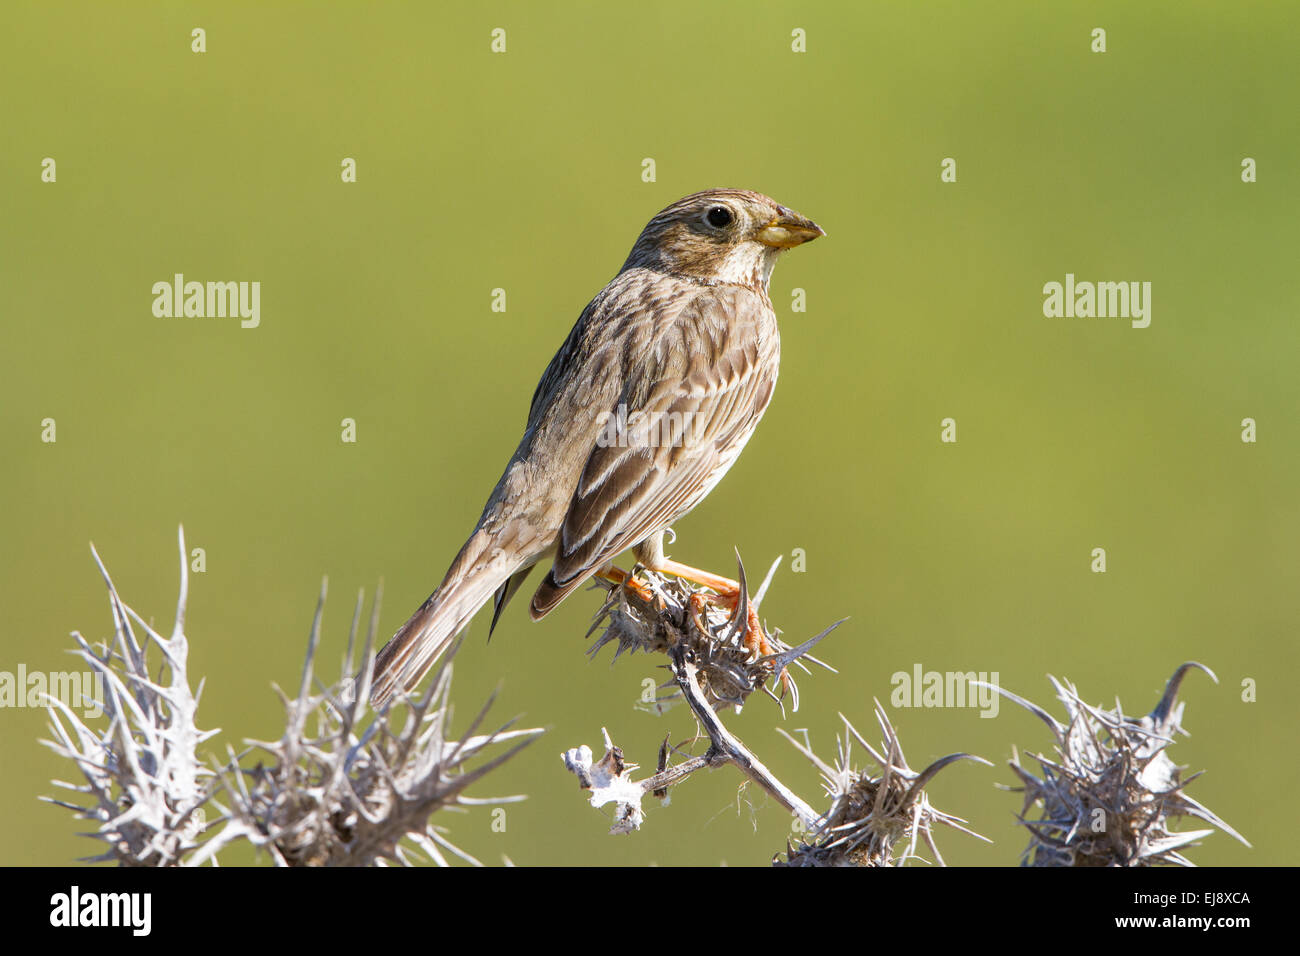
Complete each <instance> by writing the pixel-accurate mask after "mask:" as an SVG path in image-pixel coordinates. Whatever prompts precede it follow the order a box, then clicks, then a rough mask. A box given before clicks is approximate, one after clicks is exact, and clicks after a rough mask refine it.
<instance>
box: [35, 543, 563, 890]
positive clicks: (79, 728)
mask: <svg viewBox="0 0 1300 956" xmlns="http://www.w3.org/2000/svg"><path fill="white" fill-rule="evenodd" d="M180 554H181V587H180V598H179V601H178V605H177V612H176V624H175V627H174V629H173V633H172V636H171V638H163V637H162V636H161V635H159V634H158V633H157V632H155V631H154V630H153V629H152V628H151V627H149V625H147V624H146V623H145V622H144V621H143V620H142V619H141V618H140V616H139V615H138V614H136V613H135V612H134V611H133V610H131V609H130V608H129V607H127V606H126V605H125V604H124V603H123V602H122V601H121V599H120V598H119V597H118V594H117V591H116V589H115V588H114V587H113V583H112V581H111V579H110V578H109V576H108V573H107V571H106V570H105V569H104V566H103V563H102V562H99V556H98V555H96V556H95V560H96V562H99V567H100V571H101V573H103V575H104V580H105V581H106V582H107V584H108V589H109V598H110V601H111V604H112V609H113V618H114V630H115V640H114V645H113V647H112V648H106V649H105V650H104V651H103V652H102V653H100V654H97V653H95V652H94V651H93V650H92V649H91V647H90V646H89V645H88V644H87V643H86V641H85V640H84V639H83V638H82V637H81V635H80V634H74V635H73V636H74V637H75V638H76V640H77V643H78V644H79V645H80V649H79V650H78V652H77V653H79V654H80V656H81V657H82V658H84V659H85V660H86V661H87V662H88V663H89V664H90V666H91V667H92V668H93V669H94V672H95V673H96V674H98V675H100V676H102V679H103V684H104V687H105V688H106V694H105V696H106V700H105V701H104V702H102V706H103V708H104V711H105V715H106V719H107V726H106V727H105V728H104V729H102V730H93V729H91V728H90V727H89V726H87V725H86V723H85V722H83V721H82V720H81V719H80V718H79V717H78V716H77V715H76V714H75V713H73V712H72V710H71V709H70V708H69V707H68V706H66V705H65V704H63V703H62V702H60V701H58V700H54V699H50V700H49V703H50V704H51V705H52V709H51V729H52V731H53V735H54V737H55V740H54V741H47V742H46V743H47V744H48V745H49V746H50V747H51V748H52V749H53V750H54V751H55V752H56V753H59V754H61V755H63V756H66V757H68V758H70V759H72V760H73V761H75V762H76V764H77V766H78V768H79V769H80V771H81V772H82V775H83V776H84V777H85V779H86V781H87V782H86V784H84V785H73V784H66V783H60V782H59V781H55V783H56V785H59V786H62V787H65V788H68V789H70V790H73V791H76V792H78V793H83V794H88V795H89V796H90V797H91V798H92V799H91V800H89V801H87V803H86V805H78V804H73V803H68V802H65V801H62V800H51V801H50V802H53V803H56V804H58V805H60V806H64V807H67V808H69V809H71V810H73V811H75V812H76V813H77V814H78V815H79V816H81V817H84V818H88V819H92V820H97V821H99V823H100V827H99V830H98V832H96V833H94V834H91V835H92V836H95V837H97V838H98V839H101V840H104V841H105V842H106V843H107V844H108V850H107V852H105V853H104V854H103V855H101V856H98V857H94V858H93V860H94V861H95V862H100V861H109V862H112V861H116V862H118V863H120V864H122V865H144V866H194V865H200V864H203V863H208V862H211V863H215V862H216V854H217V853H218V852H220V851H221V850H222V849H224V848H225V847H227V846H229V845H230V844H231V843H233V842H235V841H237V840H248V841H249V842H251V843H252V844H254V845H255V846H258V847H262V848H265V849H266V850H267V851H268V852H269V853H270V855H271V857H272V859H273V860H274V862H275V863H276V864H278V865H286V866H338V865H372V864H373V865H383V864H386V863H389V862H399V863H402V864H410V863H412V862H414V861H416V860H417V858H418V856H419V852H418V851H422V852H423V853H424V854H425V856H427V858H428V859H430V860H433V861H434V862H436V863H439V864H446V863H447V858H446V856H445V855H444V853H443V851H447V852H449V853H451V854H454V855H456V856H459V857H460V858H462V859H465V860H467V861H469V862H471V863H476V862H477V861H476V860H474V859H473V858H472V857H470V856H469V855H468V854H466V853H464V852H462V851H460V850H459V849H458V848H457V847H455V846H454V845H453V844H452V843H451V842H450V840H448V839H447V837H446V835H445V833H444V831H443V830H442V828H441V827H438V826H435V825H434V824H433V823H432V822H431V821H430V816H431V815H432V814H434V813H436V812H437V811H439V810H446V809H452V808H456V807H464V806H469V805H473V804H481V803H491V804H499V803H504V802H512V801H515V800H520V799H523V798H522V797H504V798H494V799H473V798H470V797H467V796H465V790H466V788H467V787H469V786H470V785H471V784H473V783H475V782H476V781H478V780H479V779H481V778H482V777H483V776H484V775H485V774H487V773H489V772H490V771H492V770H493V769H495V768H496V767H498V766H500V765H501V764H502V763H504V762H505V761H506V760H509V759H510V758H511V757H512V756H514V754H516V753H517V752H518V751H519V750H520V749H521V748H522V747H524V746H526V745H527V744H528V743H530V742H531V741H532V739H533V738H534V737H535V736H536V735H537V734H539V733H541V731H540V730H536V729H533V730H510V729H509V726H510V725H509V724H506V725H505V726H503V727H501V728H499V729H498V730H496V731H494V732H492V733H488V734H478V733H477V730H478V728H479V725H480V724H481V723H482V721H483V719H484V717H485V715H486V713H487V709H488V707H490V706H491V703H492V702H491V700H489V701H488V703H487V704H486V705H485V706H484V707H483V709H482V710H481V711H480V712H479V714H478V716H477V717H476V718H475V719H474V720H473V721H472V722H471V724H470V726H469V728H468V729H467V730H466V731H465V733H464V734H462V735H461V736H460V737H459V738H458V739H457V738H453V737H451V736H450V734H449V732H448V731H449V728H450V725H451V720H452V707H451V703H450V700H449V692H450V686H451V668H450V666H449V662H450V659H451V658H450V656H448V658H447V659H446V663H444V666H443V668H442V670H441V671H440V672H439V673H438V675H437V677H436V678H435V680H434V681H433V683H432V685H431V686H430V688H429V689H428V691H427V692H426V693H425V694H424V695H423V696H421V697H420V698H418V699H416V700H414V701H409V702H404V703H409V707H408V708H407V709H406V710H405V712H404V713H403V711H402V709H401V708H398V707H394V708H390V709H386V710H385V711H383V712H381V713H379V714H374V713H372V712H371V711H370V710H369V705H368V700H369V689H370V681H371V675H372V668H373V663H374V656H373V654H372V653H371V651H372V648H373V646H374V637H375V631H376V629H377V627H378V607H379V601H378V598H376V600H375V602H374V607H373V610H372V614H371V619H370V626H369V628H368V631H367V634H366V639H365V646H364V649H363V651H362V658H363V667H362V672H361V675H360V677H359V678H357V679H356V681H355V682H354V681H353V679H352V678H350V677H347V676H345V677H344V678H343V679H342V680H341V681H340V682H339V683H337V684H335V685H334V686H333V687H330V688H323V687H318V689H317V691H316V692H315V693H313V692H312V691H311V688H312V685H313V683H314V679H313V665H314V660H315V656H316V651H317V648H318V646H319V643H320V629H321V619H322V613H323V609H324V602H325V589H324V588H323V587H322V590H321V596H320V601H319V602H318V604H317V608H316V615H315V618H314V620H313V622H312V628H311V635H310V638H309V642H308V650H307V659H306V662H305V664H304V667H303V673H302V680H301V683H300V686H299V689H298V693H297V695H296V696H295V697H294V698H289V697H287V696H285V695H284V694H283V693H281V694H280V696H281V699H282V700H283V702H284V705H285V709H286V713H287V723H286V728H285V731H284V734H283V735H282V736H281V738H280V739H279V740H278V741H276V742H274V743H256V742H253V743H254V747H256V748H258V749H260V750H262V751H263V752H264V753H265V754H267V755H269V757H270V758H271V759H270V760H269V762H264V763H259V764H258V765H257V766H256V767H254V768H252V769H245V768H243V767H241V766H240V757H236V755H235V754H234V753H233V752H229V751H228V752H229V759H228V761H226V762H225V763H223V764H220V765H218V766H216V767H215V770H212V769H207V768H205V767H204V766H203V765H202V764H201V762H200V760H199V758H198V756H197V749H196V748H197V745H198V744H199V743H200V742H202V741H204V740H207V739H208V738H210V737H211V736H212V735H213V734H215V733H216V731H206V732H201V731H199V730H198V729H197V727H196V725H195V716H196V711H197V707H198V696H197V695H194V694H191V692H190V688H189V679H188V675H187V672H186V661H187V655H188V642H187V639H186V636H185V634H184V616H185V600H186V593H187V587H188V578H187V574H186V550H185V541H184V533H183V531H182V533H181V537H180ZM361 612H362V601H361V599H358V602H357V606H356V610H355V612H354V614H353V619H352V628H351V631H350V634H349V638H348V649H347V654H346V655H345V658H344V661H343V673H344V675H350V674H352V673H354V672H355V671H354V669H353V661H352V658H353V653H354V649H355V647H356V638H357V633H358V629H359V623H360V618H361ZM132 622H135V624H136V625H138V626H139V627H140V628H142V629H143V631H144V635H145V638H146V640H145V641H144V642H143V643H142V642H141V641H139V640H137V638H136V633H135V631H134V630H133V626H132ZM150 641H151V642H152V643H153V644H155V645H157V646H158V648H159V649H161V651H162V654H163V663H162V670H161V674H160V676H159V678H158V680H157V681H155V680H153V679H151V678H150V676H149V671H150V668H149V661H148V656H149V654H148V643H149V642H150ZM164 678H166V679H165V680H164ZM358 684H359V686H356V685H358ZM277 690H278V689H277ZM395 715H400V716H401V719H400V726H399V727H397V728H396V729H394V727H393V726H392V724H393V722H394V717H395ZM309 725H311V727H312V730H311V732H310V733H309V732H308V729H307V728H308V726H309ZM511 740H515V741H518V742H517V743H516V744H515V745H514V746H513V747H511V748H510V749H508V750H506V751H505V752H503V753H498V754H497V755H496V756H494V757H491V758H486V757H485V752H486V751H487V750H488V748H490V747H492V746H493V745H495V744H500V743H504V742H507V741H511ZM218 794H224V796H225V799H226V800H227V802H228V804H229V807H228V808H227V807H226V806H223V805H222V803H220V802H219V801H218V799H217V795H218ZM209 805H210V806H211V807H212V808H213V809H215V810H216V812H217V819H215V820H213V821H212V823H210V824H205V812H206V810H207V808H208V807H209ZM218 824H221V828H220V830H219V832H216V833H215V834H212V830H213V829H214V828H216V827H217V825H218ZM205 834H211V835H208V836H207V839H205V840H204V839H201V838H202V837H203V836H204V835H205Z"/></svg>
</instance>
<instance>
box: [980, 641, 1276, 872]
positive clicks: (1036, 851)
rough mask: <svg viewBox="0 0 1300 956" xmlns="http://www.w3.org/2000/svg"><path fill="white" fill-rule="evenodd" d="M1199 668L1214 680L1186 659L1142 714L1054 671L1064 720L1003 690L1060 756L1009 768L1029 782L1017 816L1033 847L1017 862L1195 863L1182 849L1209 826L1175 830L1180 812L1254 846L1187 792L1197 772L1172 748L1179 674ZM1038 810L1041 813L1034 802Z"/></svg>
mask: <svg viewBox="0 0 1300 956" xmlns="http://www.w3.org/2000/svg"><path fill="white" fill-rule="evenodd" d="M1193 667H1195V668H1197V669H1199V670H1202V671H1204V672H1205V673H1206V674H1209V675H1210V678H1211V679H1212V680H1214V681H1215V682H1216V683H1217V682H1218V679H1217V678H1216V677H1215V676H1214V674H1213V672H1212V671H1210V670H1209V668H1207V667H1204V666H1203V665H1201V664H1197V663H1195V662H1189V663H1186V664H1183V665H1182V666H1181V667H1179V668H1178V670H1176V671H1175V672H1174V675H1173V676H1172V677H1171V678H1170V679H1169V682H1168V683H1167V684H1166V686H1165V692H1164V695H1163V696H1162V697H1161V698H1160V702H1159V703H1158V704H1156V707H1155V709H1154V710H1152V711H1151V713H1150V714H1148V715H1147V716H1145V717H1141V718H1136V719H1135V718H1132V717H1127V716H1125V715H1124V712H1123V709H1122V708H1121V707H1120V704H1119V701H1118V700H1117V701H1116V702H1115V709H1114V710H1103V709H1101V708H1100V707H1093V706H1091V705H1089V704H1087V703H1085V702H1084V701H1083V699H1082V698H1081V697H1080V696H1079V694H1078V691H1077V690H1076V689H1075V687H1074V685H1073V684H1071V683H1070V682H1069V681H1057V680H1056V678H1054V677H1050V676H1049V679H1050V680H1051V681H1052V685H1053V686H1054V687H1055V688H1056V695H1057V699H1058V700H1060V701H1061V703H1062V704H1064V705H1065V711H1066V714H1067V715H1068V718H1069V719H1068V721H1067V722H1066V723H1064V724H1062V723H1060V722H1058V721H1057V720H1056V719H1055V718H1054V717H1052V716H1051V715H1050V714H1049V713H1047V711H1045V710H1044V709H1043V708H1041V707H1039V706H1037V705H1036V704H1032V703H1030V702H1029V701H1026V700H1024V699H1023V698H1020V697H1017V696H1016V695H1015V694H1012V693H1009V692H1007V691H1005V690H1001V689H1000V688H999V690H1000V692H1001V693H1002V694H1003V696H1005V697H1007V698H1008V699H1009V700H1013V701H1015V702H1016V703H1018V704H1020V705H1021V706H1022V707H1024V708H1025V709H1026V710H1028V711H1029V712H1030V713H1032V714H1034V715H1036V716H1037V717H1038V718H1039V719H1041V720H1042V721H1043V722H1044V723H1045V724H1047V726H1048V727H1049V728H1050V729H1051V731H1052V735H1053V737H1054V738H1055V740H1054V747H1055V750H1056V754H1057V757H1058V759H1055V760H1053V759H1051V758H1049V757H1045V756H1042V755H1041V754H1031V755H1030V756H1032V757H1033V758H1034V759H1035V760H1036V761H1037V762H1038V764H1039V766H1040V768H1041V770H1040V772H1041V774H1042V776H1041V777H1039V776H1036V775H1035V774H1033V773H1032V772H1031V771H1029V770H1027V769H1026V768H1025V767H1024V766H1023V765H1022V764H1021V762H1020V755H1019V754H1018V753H1016V754H1014V755H1013V757H1012V759H1011V761H1010V766H1011V769H1012V771H1013V772H1014V773H1015V774H1016V776H1017V777H1019V778H1020V780H1021V782H1022V783H1023V784H1024V787H1023V788H1016V789H1023V792H1024V794H1025V802H1024V806H1023V808H1022V809H1021V811H1020V822H1021V823H1022V824H1024V825H1025V827H1026V828H1028V830H1029V832H1030V834H1031V835H1032V836H1031V838H1030V842H1029V846H1028V847H1027V848H1026V849H1025V851H1024V854H1023V856H1022V859H1021V863H1022V864H1023V865H1028V866H1157V865H1162V864H1164V865H1177V866H1192V865H1193V864H1192V863H1191V861H1190V860H1188V859H1187V858H1186V857H1185V856H1183V854H1182V852H1181V851H1182V850H1183V849H1184V848H1186V847H1187V846H1189V845H1192V844H1194V843H1196V841H1198V840H1200V839H1201V838H1202V837H1205V836H1208V835H1209V834H1211V833H1213V832H1214V830H1213V829H1204V830H1192V831H1185V832H1175V831H1173V830H1171V829H1170V826H1171V824H1172V823H1173V822H1174V821H1175V820H1177V819H1178V818H1179V817H1194V818H1196V819H1199V820H1204V821H1205V822H1207V823H1210V824H1212V827H1217V828H1218V829H1220V830H1222V831H1223V832H1225V833H1228V834H1230V835H1232V836H1234V837H1236V838H1237V839H1238V840H1240V841H1241V842H1242V843H1245V844H1246V846H1250V844H1249V843H1247V842H1246V840H1245V838H1243V837H1242V836H1241V835H1240V834H1239V833H1237V831H1236V830H1234V829H1233V828H1232V827H1230V826H1228V824H1226V823H1224V822H1223V821H1222V820H1220V819H1219V818H1218V817H1217V816H1216V815H1215V814H1214V813H1212V812H1211V811H1210V810H1209V809H1207V808H1206V807H1204V806H1202V805H1201V804H1200V803H1198V802H1197V801H1196V800H1194V799H1192V798H1191V797H1189V796H1188V795H1187V794H1186V793H1185V792H1184V789H1183V788H1184V787H1185V786H1186V785H1187V784H1188V783H1190V782H1191V781H1192V780H1194V779H1196V777H1198V776H1200V774H1199V773H1196V774H1193V775H1192V776H1191V777H1189V778H1187V780H1186V781H1183V780H1181V772H1182V770H1183V769H1185V768H1182V767H1178V766H1176V765H1175V764H1174V762H1173V761H1172V760H1170V759H1169V755H1168V754H1167V753H1166V752H1165V750H1166V748H1167V747H1168V746H1169V745H1170V744H1171V743H1173V741H1174V735H1175V734H1176V733H1182V734H1186V733H1187V731H1185V730H1183V728H1182V725H1181V722H1182V716H1183V704H1181V703H1178V702H1177V697H1178V688H1179V686H1180V685H1181V684H1182V681H1183V677H1184V676H1185V675H1186V674H1187V672H1188V671H1189V670H1191V669H1192V668H1193ZM1036 805H1037V806H1039V807H1041V815H1040V816H1039V818H1038V819H1034V820H1030V819H1028V814H1029V812H1030V809H1031V808H1032V807H1034V806H1036Z"/></svg>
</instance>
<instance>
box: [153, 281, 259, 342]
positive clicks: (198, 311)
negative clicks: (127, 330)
mask: <svg viewBox="0 0 1300 956" xmlns="http://www.w3.org/2000/svg"><path fill="white" fill-rule="evenodd" d="M153 296H154V298H153V314H154V315H156V316H157V317H158V318H160V319H179V318H187V319H224V318H226V317H230V318H236V317H237V318H239V319H240V320H241V321H240V323H239V324H240V326H242V327H243V328H245V329H255V328H257V327H258V325H259V324H261V321H262V283H261V282H206V283H205V282H186V281H185V274H184V273H183V272H178V273H176V274H175V275H174V276H172V280H171V281H170V282H168V281H167V280H165V279H164V280H163V281H161V282H155V283H154V284H153Z"/></svg>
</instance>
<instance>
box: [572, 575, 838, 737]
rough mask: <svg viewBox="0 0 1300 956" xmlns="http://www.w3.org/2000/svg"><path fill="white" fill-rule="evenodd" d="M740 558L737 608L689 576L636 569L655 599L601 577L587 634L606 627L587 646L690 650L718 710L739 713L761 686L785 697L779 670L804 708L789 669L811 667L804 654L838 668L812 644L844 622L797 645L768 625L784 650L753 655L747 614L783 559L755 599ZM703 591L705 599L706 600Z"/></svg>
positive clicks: (795, 702)
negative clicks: (601, 591) (715, 599)
mask: <svg viewBox="0 0 1300 956" xmlns="http://www.w3.org/2000/svg"><path fill="white" fill-rule="evenodd" d="M737 563H738V565H739V570H738V574H737V580H738V582H739V583H740V600H739V602H738V604H737V605H736V608H735V610H734V611H727V610H726V609H724V608H722V607H719V606H718V605H717V604H714V603H710V602H709V601H708V600H707V599H708V598H709V597H712V592H711V591H709V590H708V589H706V588H700V587H696V586H695V585H694V584H692V583H691V582H690V581H687V580H686V579H684V578H678V577H672V576H663V575H659V574H656V573H654V572H653V571H647V570H645V569H640V570H638V571H637V576H638V578H639V579H640V581H641V582H642V584H643V585H644V586H645V588H646V589H647V591H648V593H649V594H650V595H651V599H650V600H646V599H645V598H644V597H643V596H642V595H641V594H639V593H638V591H637V590H635V589H632V588H626V587H623V586H621V585H618V584H613V583H610V582H608V581H603V580H601V581H598V583H599V584H600V585H601V586H603V587H605V588H606V589H608V591H609V594H608V596H607V597H606V599H605V603H604V604H603V605H602V606H601V608H600V611H599V612H597V614H596V619H595V621H594V622H593V623H592V625H591V629H590V630H589V631H588V632H587V634H588V636H590V635H591V634H592V632H594V631H595V630H596V629H597V628H598V627H600V625H601V624H602V623H604V624H605V625H606V626H605V629H604V631H602V632H601V634H600V636H599V637H598V638H597V639H596V641H595V642H594V643H593V644H592V646H591V648H590V651H589V653H590V654H591V655H592V656H595V654H596V653H597V652H598V651H599V650H600V649H601V648H602V647H604V646H605V645H606V644H609V643H616V645H617V646H616V649H615V651H614V660H618V658H619V656H620V655H621V654H623V652H624V651H632V652H636V651H646V652H650V653H661V654H667V653H669V651H670V650H672V649H684V650H686V651H688V652H689V654H690V655H691V656H692V657H693V659H694V661H695V663H696V665H697V666H698V669H699V674H698V679H699V685H700V687H701V689H702V690H703V692H704V694H705V696H706V698H707V699H708V701H709V705H710V706H711V707H712V708H713V709H714V710H722V709H723V708H726V707H734V708H735V709H736V710H737V711H738V712H739V711H740V709H741V708H742V707H743V706H744V703H745V701H746V700H747V699H748V697H749V695H750V694H752V693H754V691H756V690H759V689H760V688H761V689H762V690H763V692H764V693H766V694H767V695H768V696H769V697H771V698H772V699H773V700H778V701H779V698H778V697H777V695H776V694H774V693H773V692H772V690H771V689H770V688H769V687H768V686H767V684H768V679H769V678H771V677H772V676H773V675H777V674H779V675H784V676H783V677H782V683H783V686H784V687H786V688H788V689H789V691H790V695H791V709H792V710H798V709H799V688H798V686H797V685H796V684H795V682H794V679H793V677H790V676H789V674H788V671H787V668H788V667H789V666H790V665H791V664H794V665H797V666H799V667H801V668H803V669H804V670H805V671H806V670H807V668H806V667H805V666H804V664H803V662H802V658H805V657H806V658H807V659H808V660H810V661H812V662H813V663H816V664H818V665H820V666H822V667H825V668H826V669H827V670H832V671H833V670H834V668H831V667H829V666H828V665H826V664H824V663H822V662H821V661H819V660H817V659H816V658H815V657H812V656H811V655H809V654H808V651H809V650H811V649H812V648H813V647H814V646H815V645H816V644H817V643H818V642H819V641H821V640H822V639H823V638H824V637H826V635H828V634H829V633H830V632H831V631H833V630H834V629H835V628H837V627H839V625H840V624H843V623H844V621H843V620H841V621H837V622H836V623H834V624H832V625H831V626H830V627H828V628H826V630H824V631H822V632H821V633H820V634H818V635H817V636H816V637H813V638H811V639H810V640H808V641H805V642H804V643H803V644H800V645H799V646H798V647H790V645H788V644H786V643H784V642H783V641H781V639H780V633H781V632H780V631H768V630H767V628H766V626H764V634H765V636H766V637H767V640H768V642H769V643H770V644H771V645H772V646H773V647H775V648H777V650H778V653H776V654H769V655H766V656H763V657H757V658H756V657H754V656H753V654H752V652H751V651H750V649H749V648H748V647H746V646H745V642H744V635H745V621H746V620H747V616H748V612H749V607H750V604H751V603H752V605H753V607H754V608H755V609H757V608H758V605H759V604H760V603H761V602H762V600H763V596H764V595H765V594H766V593H767V588H768V585H769V584H771V582H772V576H773V575H774V574H775V573H776V569H777V566H778V565H779V564H780V563H781V559H780V558H777V560H776V561H775V562H773V564H772V567H771V568H770V569H769V570H768V572H767V577H766V578H765V579H764V580H763V583H762V584H761V585H760V586H759V589H758V593H757V594H755V595H754V597H753V599H752V601H751V599H750V598H749V591H748V588H747V586H746V583H745V568H744V565H743V564H739V556H737ZM700 598H704V599H705V600H703V601H700V600H699V599H700ZM692 599H695V600H694V605H695V607H696V608H697V609H698V608H699V607H700V606H701V605H702V606H703V611H701V612H700V613H698V614H697V613H693V610H692V603H693V600H692Z"/></svg>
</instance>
